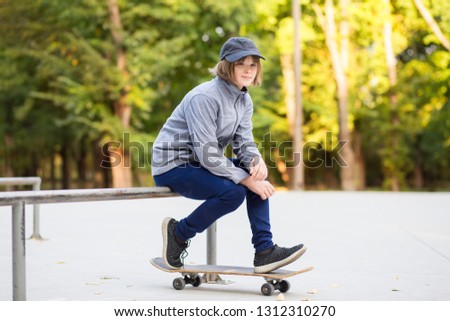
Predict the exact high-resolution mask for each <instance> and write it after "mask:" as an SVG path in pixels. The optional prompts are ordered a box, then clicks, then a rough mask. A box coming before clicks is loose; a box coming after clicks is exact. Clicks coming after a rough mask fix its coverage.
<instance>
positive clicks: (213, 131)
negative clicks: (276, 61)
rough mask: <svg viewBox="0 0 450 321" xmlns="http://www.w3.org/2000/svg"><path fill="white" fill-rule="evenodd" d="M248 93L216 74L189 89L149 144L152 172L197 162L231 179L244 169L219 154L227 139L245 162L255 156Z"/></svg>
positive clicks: (238, 177)
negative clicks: (153, 141) (150, 144)
mask: <svg viewBox="0 0 450 321" xmlns="http://www.w3.org/2000/svg"><path fill="white" fill-rule="evenodd" d="M252 115H253V103H252V100H251V97H250V95H249V93H248V92H247V91H246V90H245V91H240V90H239V89H238V88H237V87H236V86H235V85H233V84H231V83H229V82H227V81H226V80H224V79H222V78H220V77H216V78H214V79H212V80H211V81H208V82H205V83H203V84H201V85H199V86H197V87H195V88H194V89H192V90H191V91H190V92H189V93H188V94H187V95H186V96H185V97H184V98H183V100H182V101H181V103H180V104H179V105H178V106H177V108H176V109H175V110H174V111H173V113H172V115H171V116H170V117H169V118H168V119H167V121H166V123H165V124H164V126H163V128H162V129H161V131H160V132H159V134H158V137H157V138H156V141H155V143H154V145H153V155H152V174H153V175H160V174H163V173H165V172H167V171H169V170H171V169H173V168H175V167H177V166H180V165H183V164H185V163H187V162H191V163H192V162H198V163H200V164H201V166H203V167H204V168H206V169H208V170H209V171H210V172H211V173H213V174H214V175H217V176H222V177H226V178H228V179H230V180H232V181H233V182H235V183H236V184H237V183H239V182H240V181H241V180H243V179H244V178H246V177H248V174H247V173H246V172H245V171H244V170H242V169H240V168H238V167H235V166H234V164H233V163H232V162H231V161H230V160H229V159H228V158H227V157H225V156H224V151H225V148H226V147H227V145H229V144H231V146H232V150H233V153H234V154H235V155H236V156H237V158H238V159H239V160H240V161H241V162H242V163H243V164H244V165H245V166H246V167H247V168H248V167H249V165H250V162H251V160H252V158H253V157H254V156H259V157H261V155H260V153H259V151H258V149H257V147H256V145H255V143H254V139H253V134H252V121H251V118H252Z"/></svg>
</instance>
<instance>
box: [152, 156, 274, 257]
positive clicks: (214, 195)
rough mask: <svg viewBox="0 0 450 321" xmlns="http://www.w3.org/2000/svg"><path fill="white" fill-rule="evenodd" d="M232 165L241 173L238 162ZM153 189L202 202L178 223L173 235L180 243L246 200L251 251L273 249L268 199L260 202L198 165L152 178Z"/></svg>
mask: <svg viewBox="0 0 450 321" xmlns="http://www.w3.org/2000/svg"><path fill="white" fill-rule="evenodd" d="M232 161H233V163H234V164H235V166H238V167H240V168H242V169H244V170H245V171H248V170H247V169H246V168H244V167H242V166H241V165H240V164H239V161H238V160H236V159H232ZM154 180H155V183H156V185H157V186H166V187H169V188H170V189H171V190H172V191H174V192H177V193H179V194H180V195H182V196H184V197H187V198H191V199H195V200H205V201H204V202H203V203H202V204H201V205H200V206H199V207H197V208H196V209H195V210H194V211H193V212H192V213H191V214H189V215H188V216H187V217H185V218H184V219H182V220H180V222H179V224H177V228H176V231H175V235H176V236H177V237H178V238H180V239H181V240H188V239H191V238H193V237H194V236H195V235H196V234H197V233H201V232H203V231H204V230H206V229H207V228H208V227H209V226H210V225H211V224H213V223H214V222H215V221H216V220H217V219H219V218H220V217H222V216H223V215H225V214H228V213H230V212H233V211H234V210H236V209H237V208H238V207H239V206H240V205H241V204H242V203H243V202H244V199H247V214H248V218H249V221H250V227H251V230H252V235H253V237H252V244H253V246H254V248H255V252H256V253H258V252H261V251H264V250H266V249H268V248H271V247H272V246H273V242H272V233H271V231H270V216H269V200H268V199H266V200H262V199H261V197H260V196H259V195H258V194H255V193H253V192H252V191H250V190H249V189H248V188H246V187H245V186H243V185H240V184H235V183H234V182H233V181H231V180H229V179H227V178H224V177H220V176H216V175H214V174H212V173H211V172H210V171H208V170H207V169H205V168H203V167H201V165H200V164H199V163H187V164H185V165H181V166H179V167H176V168H174V169H172V170H170V171H168V172H166V173H163V174H160V175H156V176H154Z"/></svg>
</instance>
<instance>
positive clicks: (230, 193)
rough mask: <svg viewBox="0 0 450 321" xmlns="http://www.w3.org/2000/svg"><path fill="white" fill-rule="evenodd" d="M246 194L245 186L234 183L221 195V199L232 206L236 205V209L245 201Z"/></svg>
mask: <svg viewBox="0 0 450 321" xmlns="http://www.w3.org/2000/svg"><path fill="white" fill-rule="evenodd" d="M246 194H247V191H246V189H245V187H244V186H242V185H234V186H233V187H232V188H230V189H228V190H227V191H226V192H224V193H223V194H222V195H220V199H221V200H222V201H223V202H226V203H228V204H229V205H230V206H233V205H234V206H233V207H234V209H237V208H238V207H239V206H240V205H241V204H242V202H244V200H245V196H246Z"/></svg>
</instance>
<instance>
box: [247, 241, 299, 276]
mask: <svg viewBox="0 0 450 321" xmlns="http://www.w3.org/2000/svg"><path fill="white" fill-rule="evenodd" d="M305 251H306V247H304V246H303V244H299V245H296V246H294V247H291V248H285V247H279V246H278V245H275V246H274V247H273V248H272V250H271V251H269V253H264V252H266V251H264V252H263V253H259V254H255V260H254V261H253V265H254V266H255V273H268V272H271V271H273V270H276V269H279V268H280V267H282V266H285V265H288V264H289V263H292V262H294V261H295V260H297V259H298V258H299V257H300V256H302V254H303V253H305Z"/></svg>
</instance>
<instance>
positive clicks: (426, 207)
mask: <svg viewBox="0 0 450 321" xmlns="http://www.w3.org/2000/svg"><path fill="white" fill-rule="evenodd" d="M198 204H199V202H197V201H192V200H187V199H183V198H167V199H149V200H136V201H110V202H94V203H72V204H53V205H51V204H49V205H41V234H42V236H43V237H44V238H47V240H46V241H43V242H38V241H31V240H29V241H27V250H26V251H27V299H28V300H83V301H84V300H88V301H89V300H92V301H95V300H124V301H131V300H152V301H159V300H164V301H167V300H170V301H174V300H203V301H210V300H212V301H218V300H225V301H226V300H255V301H256V300H260V301H274V300H276V295H274V296H272V297H264V296H262V295H261V293H260V287H261V285H262V283H263V280H262V279H260V278H255V277H239V276H236V277H235V276H225V277H224V278H225V279H227V280H231V281H233V282H234V283H232V284H229V285H202V286H200V287H199V288H192V287H190V286H186V289H185V290H183V291H176V290H174V289H173V288H172V280H173V278H174V277H175V274H168V273H164V272H162V271H160V270H157V269H156V268H154V267H153V266H151V265H150V263H149V259H150V258H151V257H154V256H160V254H161V245H162V241H161V232H160V224H161V222H162V220H163V219H164V217H165V216H173V217H176V218H181V217H182V216H184V215H185V214H186V213H189V212H190V211H191V210H193V209H194V208H195V207H196V206H197V205H198ZM271 208H272V214H271V215H272V229H273V232H274V236H275V241H276V242H277V243H278V244H279V245H282V246H289V245H294V244H295V243H297V242H302V243H305V244H306V245H307V247H308V251H307V252H306V253H305V255H304V256H303V257H302V258H301V259H300V260H299V261H297V262H295V263H293V264H292V265H290V266H289V268H290V269H295V268H299V269H300V268H303V267H306V266H310V265H312V266H314V267H315V269H314V270H313V271H311V272H308V273H306V274H302V275H299V276H296V277H293V278H291V279H290V282H291V290H290V292H288V293H286V295H285V300H286V301H288V300H293V301H298V300H311V301H323V300H332V301H340V300H388V301H390V300H408V301H410V300H420V301H428V300H445V301H446V300H450V193H372V192H361V193H343V192H277V193H276V194H275V195H274V196H273V197H272V199H271ZM0 231H1V232H0V300H11V298H12V281H11V278H12V262H11V261H12V259H11V209H10V207H0ZM31 231H32V208H31V207H28V206H27V235H31ZM205 234H206V233H203V234H200V235H198V236H197V237H196V238H195V239H194V240H193V241H192V243H191V247H190V248H189V256H188V258H187V259H186V262H188V263H189V264H202V263H204V262H205V254H206V246H205V244H206V235H205ZM250 239H251V234H250V228H249V224H248V220H247V218H246V212H245V206H243V207H242V208H240V209H238V210H237V211H236V212H235V213H233V214H230V215H227V216H225V217H223V218H222V219H221V220H220V221H219V226H218V263H219V264H223V265H243V266H251V264H252V260H253V250H252V246H251V243H250Z"/></svg>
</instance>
